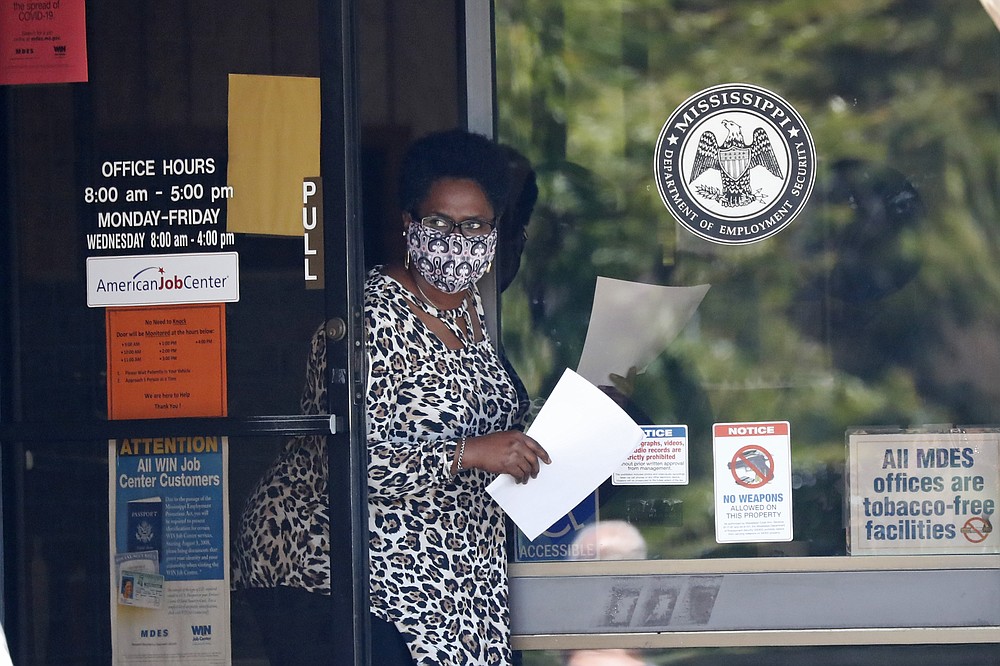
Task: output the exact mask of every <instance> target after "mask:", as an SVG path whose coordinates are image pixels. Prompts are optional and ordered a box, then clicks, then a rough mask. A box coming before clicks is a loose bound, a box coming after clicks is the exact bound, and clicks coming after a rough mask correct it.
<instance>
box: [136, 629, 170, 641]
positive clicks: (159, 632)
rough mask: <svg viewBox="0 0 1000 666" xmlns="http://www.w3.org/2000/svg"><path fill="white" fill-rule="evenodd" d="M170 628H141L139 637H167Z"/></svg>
mask: <svg viewBox="0 0 1000 666" xmlns="http://www.w3.org/2000/svg"><path fill="white" fill-rule="evenodd" d="M168 636H170V630H169V629H166V628H159V627H147V628H145V629H140V630H139V638H167V637H168Z"/></svg>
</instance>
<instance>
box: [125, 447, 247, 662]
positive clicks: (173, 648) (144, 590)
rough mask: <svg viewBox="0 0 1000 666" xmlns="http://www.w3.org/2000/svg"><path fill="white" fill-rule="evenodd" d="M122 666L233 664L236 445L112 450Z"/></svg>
mask: <svg viewBox="0 0 1000 666" xmlns="http://www.w3.org/2000/svg"><path fill="white" fill-rule="evenodd" d="M108 454H109V461H111V463H112V464H110V465H108V469H109V471H110V479H109V513H110V515H109V519H110V525H111V531H110V535H111V539H110V541H111V544H110V546H111V579H110V584H111V626H112V650H113V653H114V661H113V663H114V664H116V665H119V664H120V665H125V664H195V663H196V664H202V665H205V666H215V665H220V666H228V665H229V664H230V663H231V661H232V654H231V641H230V635H229V626H230V608H229V525H228V516H229V507H228V488H227V486H228V481H227V478H226V470H227V469H228V443H227V440H226V438H224V437H214V436H204V437H200V436H194V437H189V436H179V437H166V436H165V437H137V438H133V439H120V440H111V441H110V442H109V451H108Z"/></svg>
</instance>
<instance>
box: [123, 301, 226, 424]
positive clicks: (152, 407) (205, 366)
mask: <svg viewBox="0 0 1000 666" xmlns="http://www.w3.org/2000/svg"><path fill="white" fill-rule="evenodd" d="M106 325H107V341H108V418H110V419H112V420H115V419H149V418H171V417H188V416H226V405H227V396H226V343H225V341H226V310H225V304H223V303H210V304H204V305H180V306H169V307H150V308H145V307H130V308H108V309H107V311H106Z"/></svg>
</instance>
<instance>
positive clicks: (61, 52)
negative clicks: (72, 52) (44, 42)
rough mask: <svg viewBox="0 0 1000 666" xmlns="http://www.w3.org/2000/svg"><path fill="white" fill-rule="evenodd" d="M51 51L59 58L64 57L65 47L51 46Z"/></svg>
mask: <svg viewBox="0 0 1000 666" xmlns="http://www.w3.org/2000/svg"><path fill="white" fill-rule="evenodd" d="M52 51H53V52H54V53H55V54H56V55H61V56H64V55H66V47H65V46H53V47H52Z"/></svg>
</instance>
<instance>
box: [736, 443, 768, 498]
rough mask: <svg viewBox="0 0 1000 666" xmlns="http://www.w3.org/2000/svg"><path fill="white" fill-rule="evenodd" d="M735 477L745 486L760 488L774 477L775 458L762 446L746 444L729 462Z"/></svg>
mask: <svg viewBox="0 0 1000 666" xmlns="http://www.w3.org/2000/svg"><path fill="white" fill-rule="evenodd" d="M729 471H730V472H732V474H733V479H734V480H735V481H736V483H737V484H739V485H741V486H743V487H744V488H760V487H761V486H763V485H765V484H766V483H768V482H769V481H771V480H772V479H773V478H774V458H773V457H772V456H771V454H770V452H769V451H768V450H767V449H765V448H762V447H760V446H753V445H751V446H744V447H743V448H741V449H740V450H739V451H737V452H736V453H735V454H734V455H733V460H732V462H730V463H729Z"/></svg>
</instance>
